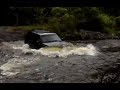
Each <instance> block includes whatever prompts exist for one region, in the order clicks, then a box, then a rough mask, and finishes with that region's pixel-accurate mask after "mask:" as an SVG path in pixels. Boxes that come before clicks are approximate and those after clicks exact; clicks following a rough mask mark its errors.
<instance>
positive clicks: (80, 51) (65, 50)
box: [13, 44, 98, 58]
mask: <svg viewBox="0 0 120 90" xmlns="http://www.w3.org/2000/svg"><path fill="white" fill-rule="evenodd" d="M13 48H14V49H22V51H23V53H28V52H30V53H33V54H41V55H44V56H48V57H64V58H67V57H68V56H69V55H92V56H95V55H97V54H98V50H97V49H96V48H95V47H94V46H93V45H92V44H88V45H87V46H86V47H77V46H72V47H71V46H67V47H46V48H40V49H39V50H36V49H30V48H29V46H28V45H27V44H25V45H23V47H13Z"/></svg>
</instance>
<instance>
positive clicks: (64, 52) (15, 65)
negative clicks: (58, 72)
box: [0, 42, 99, 76]
mask: <svg viewBox="0 0 120 90" xmlns="http://www.w3.org/2000/svg"><path fill="white" fill-rule="evenodd" d="M19 43H20V42H18V43H15V44H14V43H13V44H12V43H10V44H9V43H4V44H5V45H6V46H8V47H12V48H13V49H14V50H20V51H19V52H21V51H22V52H21V53H24V54H26V53H32V54H33V55H39V54H40V55H43V56H48V57H63V58H67V57H68V56H70V55H92V56H96V55H97V54H98V53H99V52H98V50H97V49H96V47H94V46H93V45H92V44H88V45H87V46H86V47H82V46H81V47H80V46H79V47H78V46H75V45H73V46H67V47H45V48H40V49H38V50H36V49H30V48H29V45H28V44H20V45H19ZM37 61H40V58H39V57H31V58H28V59H27V60H26V59H25V58H19V57H18V58H12V59H10V60H9V61H8V62H7V63H5V64H3V65H2V66H1V67H0V69H1V70H2V72H1V74H2V75H6V76H14V75H16V74H19V73H20V72H24V70H25V68H26V66H31V65H33V64H36V63H37Z"/></svg>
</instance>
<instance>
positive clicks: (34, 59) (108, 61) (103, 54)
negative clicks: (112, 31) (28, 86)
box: [0, 40, 120, 83]
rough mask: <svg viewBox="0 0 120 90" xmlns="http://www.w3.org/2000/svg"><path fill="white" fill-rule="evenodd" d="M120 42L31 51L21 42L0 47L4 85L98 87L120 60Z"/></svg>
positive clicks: (0, 62) (2, 81)
mask: <svg viewBox="0 0 120 90" xmlns="http://www.w3.org/2000/svg"><path fill="white" fill-rule="evenodd" d="M119 47H120V40H99V41H96V42H94V43H92V42H91V43H90V42H89V43H84V42H81V43H74V45H73V46H72V47H63V48H57V47H51V48H41V49H39V50H35V49H30V48H29V46H28V45H27V44H24V42H23V41H22V40H20V41H14V42H2V43H1V44H0V59H1V60H0V72H1V74H0V82H1V83H23V82H26V83H98V82H100V78H99V76H95V75H96V74H98V73H100V71H104V70H106V69H107V68H109V67H111V65H112V64H113V63H115V62H119V60H120V50H119V49H120V48H119Z"/></svg>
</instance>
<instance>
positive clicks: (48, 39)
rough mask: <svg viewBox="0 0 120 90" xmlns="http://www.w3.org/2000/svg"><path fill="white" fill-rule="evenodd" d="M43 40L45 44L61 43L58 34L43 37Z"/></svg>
mask: <svg viewBox="0 0 120 90" xmlns="http://www.w3.org/2000/svg"><path fill="white" fill-rule="evenodd" d="M41 40H42V42H43V43H47V42H57V41H58V42H60V41H61V39H60V38H59V37H58V35H57V34H48V35H41Z"/></svg>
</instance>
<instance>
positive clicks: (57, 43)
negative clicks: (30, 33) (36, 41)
mask: <svg viewBox="0 0 120 90" xmlns="http://www.w3.org/2000/svg"><path fill="white" fill-rule="evenodd" d="M43 44H44V45H47V46H69V45H70V43H68V42H64V41H62V42H50V43H43Z"/></svg>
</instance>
